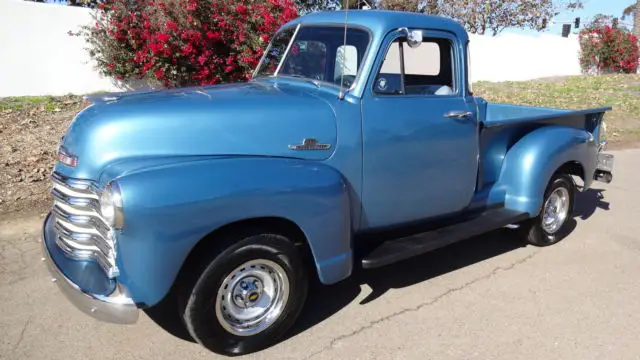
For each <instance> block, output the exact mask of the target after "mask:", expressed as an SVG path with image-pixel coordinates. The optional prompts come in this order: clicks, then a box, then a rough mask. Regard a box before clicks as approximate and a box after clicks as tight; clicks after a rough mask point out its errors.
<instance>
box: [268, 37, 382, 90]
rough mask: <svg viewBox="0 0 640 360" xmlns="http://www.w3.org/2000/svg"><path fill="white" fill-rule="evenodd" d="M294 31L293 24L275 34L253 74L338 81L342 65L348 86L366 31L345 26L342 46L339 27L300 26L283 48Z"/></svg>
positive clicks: (365, 42)
mask: <svg viewBox="0 0 640 360" xmlns="http://www.w3.org/2000/svg"><path fill="white" fill-rule="evenodd" d="M294 34H295V28H288V29H284V30H282V31H280V32H278V33H277V34H276V36H275V37H274V39H273V41H272V42H271V45H270V47H269V48H268V50H267V54H266V55H265V56H264V58H263V59H262V62H261V63H260V64H258V67H257V70H256V75H255V76H256V77H260V76H294V77H301V78H306V79H310V80H314V81H320V82H327V83H332V84H336V85H340V79H341V78H342V74H343V69H344V84H343V85H344V86H345V87H350V86H351V84H352V83H353V81H354V80H355V78H356V76H357V74H358V71H359V70H360V65H361V63H362V60H363V57H364V55H365V52H366V50H367V46H368V45H369V33H368V32H367V31H365V30H360V29H353V28H348V29H347V42H346V46H345V42H344V28H343V27H337V26H336V27H330V26H304V27H301V28H300V29H299V30H298V33H297V34H295V39H293V43H292V44H291V46H290V48H289V51H288V52H287V47H288V46H289V45H290V44H289V43H290V42H291V40H292V38H293V36H294ZM283 56H284V57H285V58H284V60H283ZM281 63H282V64H281Z"/></svg>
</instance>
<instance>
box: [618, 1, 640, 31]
mask: <svg viewBox="0 0 640 360" xmlns="http://www.w3.org/2000/svg"><path fill="white" fill-rule="evenodd" d="M627 16H633V33H634V34H635V36H636V37H637V38H639V39H640V0H637V1H636V3H635V4H631V5H629V6H628V7H627V8H625V9H624V11H623V12H622V20H624V19H625V18H626V17H627Z"/></svg>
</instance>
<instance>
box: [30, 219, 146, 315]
mask: <svg viewBox="0 0 640 360" xmlns="http://www.w3.org/2000/svg"><path fill="white" fill-rule="evenodd" d="M52 228H53V218H52V216H51V214H48V215H47V217H46V219H45V221H44V226H43V229H42V241H41V242H42V256H43V257H42V261H43V262H44V263H45V264H46V265H47V268H48V269H49V272H50V273H51V277H52V279H51V280H52V281H53V282H54V283H56V284H57V285H58V288H59V289H60V291H61V292H62V293H63V294H64V296H65V297H66V298H67V299H68V300H69V301H70V302H71V303H72V304H73V305H74V306H76V307H77V308H78V309H80V310H81V311H82V312H84V313H86V314H87V315H89V316H91V317H93V318H95V319H98V320H101V321H105V322H110V323H116V324H133V323H135V322H136V321H137V320H138V313H139V310H138V307H137V306H136V304H135V303H134V301H133V300H132V299H131V298H130V297H128V296H127V295H126V294H125V293H124V291H123V289H122V286H121V285H120V284H118V283H116V284H115V286H114V288H113V290H112V291H110V293H109V294H108V295H107V294H100V293H96V292H94V291H91V289H83V288H82V287H81V286H79V285H78V284H76V283H75V282H74V281H72V280H71V279H70V278H69V277H67V276H65V272H64V271H67V273H75V274H76V275H78V274H79V275H80V276H83V275H84V276H83V281H85V282H86V283H87V284H95V283H97V282H98V281H96V280H101V279H91V278H88V277H90V276H93V274H94V273H95V272H92V271H90V270H91V267H90V266H91V265H94V264H90V263H87V262H85V261H77V260H70V259H69V260H68V261H66V258H65V265H67V266H68V267H76V268H73V269H71V268H69V269H68V268H65V267H63V268H62V269H61V267H60V266H59V265H58V264H57V263H56V261H55V260H54V258H56V257H58V258H59V259H63V258H62V257H60V255H57V256H54V255H53V254H54V253H55V254H58V253H59V249H58V248H57V247H56V245H55V239H52V238H51V237H53V236H54V233H53V232H52V231H51V230H52ZM62 256H64V255H62ZM95 274H99V273H95ZM95 288H96V289H97V288H99V287H98V286H95Z"/></svg>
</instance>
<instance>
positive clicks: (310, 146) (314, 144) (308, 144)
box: [289, 138, 331, 150]
mask: <svg viewBox="0 0 640 360" xmlns="http://www.w3.org/2000/svg"><path fill="white" fill-rule="evenodd" d="M330 147H331V144H319V143H318V140H316V139H314V138H309V139H304V140H302V144H300V145H289V149H291V150H327V149H328V148H330Z"/></svg>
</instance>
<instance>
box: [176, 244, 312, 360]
mask: <svg viewBox="0 0 640 360" xmlns="http://www.w3.org/2000/svg"><path fill="white" fill-rule="evenodd" d="M212 241H216V242H218V241H222V242H223V244H228V246H227V247H226V248H224V249H223V250H221V251H218V252H217V254H216V255H215V256H213V257H211V258H210V261H208V262H207V261H205V262H204V264H205V265H204V270H203V271H202V272H200V273H198V274H193V275H194V280H195V281H192V284H193V285H191V286H188V288H186V289H184V290H183V291H182V292H181V293H182V297H183V298H182V300H181V301H179V303H180V304H181V306H180V307H181V313H182V318H183V320H184V322H185V324H186V327H187V330H188V331H189V333H190V334H191V336H192V337H193V338H194V339H195V340H196V341H197V342H198V343H200V344H201V345H202V346H204V347H205V348H207V349H209V350H210V351H213V352H215V353H218V354H221V355H226V356H238V355H244V354H248V353H252V352H255V351H258V350H262V349H264V348H267V347H269V346H271V345H273V344H275V343H276V342H278V341H279V340H280V339H281V338H282V337H283V336H284V335H285V334H286V332H287V331H288V330H289V329H290V328H291V326H292V325H293V324H294V322H295V321H296V319H297V318H298V315H299V314H300V312H301V310H302V307H303V305H304V302H305V300H306V297H307V290H308V282H309V280H308V271H306V268H305V265H304V262H303V257H302V254H300V253H299V251H298V249H297V248H296V246H295V245H294V243H293V242H292V241H290V240H289V239H287V238H285V237H284V236H281V235H274V234H265V233H260V232H259V233H257V234H256V233H255V232H254V234H253V235H235V236H229V237H227V238H226V239H212ZM256 259H261V261H262V260H267V261H266V262H264V263H265V264H271V265H273V264H274V263H275V264H277V266H279V267H280V269H279V270H284V272H285V273H286V276H287V278H288V285H289V287H288V289H289V291H288V298H287V300H286V304H285V305H284V307H283V309H282V311H281V313H280V315H279V316H277V318H276V319H275V320H274V321H273V322H272V323H271V324H270V325H269V326H268V327H267V328H266V329H264V330H262V331H261V332H258V333H256V334H254V335H250V336H246V335H237V334H234V333H232V332H231V331H228V330H226V329H225V326H224V325H223V323H222V322H221V321H220V320H219V318H218V316H217V314H216V308H217V305H218V304H217V302H216V301H217V300H218V297H220V299H223V297H222V296H220V295H222V294H227V293H226V291H225V290H223V291H222V292H221V293H220V294H218V290H219V289H220V287H221V286H222V283H223V281H225V278H227V277H228V276H229V275H230V273H231V272H234V270H235V269H237V268H238V267H240V266H241V265H243V264H245V263H246V262H247V261H251V260H256ZM269 262H272V263H269ZM273 266H275V268H277V266H276V265H273ZM258 267H259V268H262V269H269V268H268V267H266V268H265V267H262V266H258ZM256 269H257V268H256V267H255V266H253V267H251V268H250V269H249V268H247V269H246V270H248V271H247V273H248V272H250V271H254V270H256ZM258 270H259V269H258ZM242 271H244V270H242ZM259 271H263V274H264V271H267V270H259ZM247 273H242V272H241V273H240V275H238V276H237V279H236V280H229V279H227V280H228V281H227V282H226V283H225V284H226V286H229V288H233V289H238V286H240V285H239V284H240V282H238V283H237V284H238V285H237V286H232V285H229V284H232V283H231V281H238V279H251V278H249V277H246V276H247V275H246V274H247ZM243 274H244V275H243ZM269 274H270V275H271V276H272V277H270V278H271V279H272V280H273V279H277V278H279V277H277V276H275V275H273V274H274V273H269ZM265 278H266V277H263V278H262V279H263V282H260V281H259V282H258V283H259V285H263V286H264V287H263V289H267V286H266V285H264V284H267V282H268V281H269V279H265ZM273 281H274V283H277V281H275V280H273ZM247 283H248V282H247ZM253 284H255V282H254V283H253ZM249 285H250V286H253V285H252V283H249ZM239 291H242V290H241V289H240V290H239ZM265 291H266V290H265ZM234 294H235V293H234ZM232 297H233V296H232ZM245 299H252V295H247V296H245ZM220 302H221V303H223V302H224V300H220ZM219 305H220V308H221V307H222V304H219ZM227 305H228V304H227ZM225 309H226V308H225ZM236 309H237V308H236ZM221 313H222V311H221ZM223 321H224V320H223ZM227 327H228V326H227Z"/></svg>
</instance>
